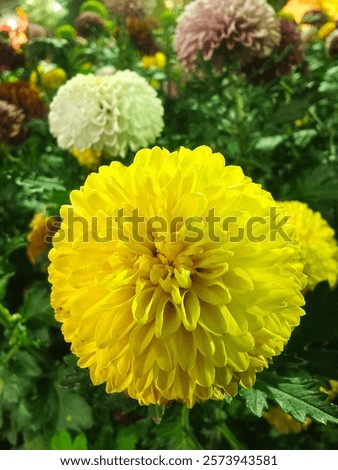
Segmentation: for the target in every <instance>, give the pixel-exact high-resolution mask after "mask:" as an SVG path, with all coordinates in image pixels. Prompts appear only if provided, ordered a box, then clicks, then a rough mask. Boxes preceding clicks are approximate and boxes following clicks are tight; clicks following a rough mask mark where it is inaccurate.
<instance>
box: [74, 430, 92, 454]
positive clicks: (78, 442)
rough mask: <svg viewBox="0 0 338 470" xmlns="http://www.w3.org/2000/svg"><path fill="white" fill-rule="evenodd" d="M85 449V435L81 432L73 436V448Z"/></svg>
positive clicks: (86, 444) (86, 447) (86, 446)
mask: <svg viewBox="0 0 338 470" xmlns="http://www.w3.org/2000/svg"><path fill="white" fill-rule="evenodd" d="M87 449H88V443H87V437H86V435H85V434H84V433H83V432H82V433H80V434H78V435H77V436H76V437H75V439H74V441H73V450H87Z"/></svg>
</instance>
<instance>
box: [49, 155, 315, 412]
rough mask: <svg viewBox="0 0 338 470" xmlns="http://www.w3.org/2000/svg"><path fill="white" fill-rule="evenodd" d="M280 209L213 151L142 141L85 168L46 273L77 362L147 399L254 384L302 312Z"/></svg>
mask: <svg viewBox="0 0 338 470" xmlns="http://www.w3.org/2000/svg"><path fill="white" fill-rule="evenodd" d="M281 212H282V211H280V213H278V214H277V213H276V203H275V201H274V200H273V199H272V197H271V195H270V194H269V193H267V192H266V191H263V190H262V189H261V187H260V186H259V185H257V184H255V183H253V182H251V180H250V178H248V177H246V176H244V175H243V172H242V170H241V168H240V167H237V166H225V162H224V158H223V156H222V155H221V154H219V153H214V154H213V153H212V150H211V149H210V148H208V147H199V148H197V149H195V150H194V151H191V150H187V149H185V148H181V149H180V150H179V151H178V152H173V153H169V152H168V151H167V150H165V149H163V150H161V149H160V148H158V147H155V148H154V149H152V150H150V149H144V150H141V151H139V152H138V153H137V155H136V157H135V160H134V163H133V164H132V165H130V166H129V167H125V166H124V165H122V164H121V163H119V162H113V163H111V164H110V166H101V167H100V169H99V172H98V173H92V174H91V175H89V176H88V178H87V180H86V182H85V184H84V186H83V187H82V188H81V189H80V190H79V191H73V192H72V193H71V205H69V206H63V207H62V209H61V216H62V219H63V222H62V226H61V229H60V230H59V232H58V233H57V235H56V236H55V237H54V240H53V244H54V248H53V249H52V250H51V252H50V260H51V265H50V268H49V280H50V282H51V283H52V285H53V288H52V296H51V302H52V305H53V307H54V309H55V314H56V318H57V320H58V321H60V322H62V323H63V326H62V331H63V334H64V337H65V339H66V341H68V342H71V343H72V345H71V349H72V352H73V353H74V354H76V355H77V356H78V357H79V361H78V365H79V366H80V367H88V368H89V369H90V376H91V379H92V381H93V383H94V384H101V383H106V391H107V392H108V393H112V392H125V393H127V394H128V395H129V396H130V397H132V398H135V399H137V400H138V401H139V402H140V403H141V404H147V405H148V404H152V403H153V404H165V403H167V402H169V401H171V400H177V401H180V402H182V403H184V404H186V405H187V406H188V407H191V406H193V405H194V403H195V402H196V401H204V400H207V399H215V400H218V399H222V398H223V397H224V396H226V395H234V394H236V392H237V389H238V384H241V385H242V386H244V387H252V386H253V384H254V382H255V377H256V373H257V372H259V371H261V370H262V369H263V368H264V367H267V366H268V364H269V362H271V358H272V357H273V356H275V355H276V354H279V353H280V352H281V351H282V350H283V347H284V345H285V343H286V342H287V341H288V339H289V337H290V334H291V332H292V330H293V328H294V327H295V326H297V325H298V324H299V320H300V316H301V315H302V314H303V313H304V312H303V310H302V309H301V306H302V305H303V303H304V299H303V296H302V294H301V290H302V289H303V288H304V286H305V283H306V278H305V276H304V275H303V274H302V267H303V266H302V264H301V263H300V262H299V250H298V245H297V242H293V241H292V240H291V238H290V237H291V236H292V233H293V231H294V227H293V226H292V225H289V224H287V223H286V222H285V220H286V219H285V218H284V217H283V215H284V214H283V213H281ZM281 226H282V229H281Z"/></svg>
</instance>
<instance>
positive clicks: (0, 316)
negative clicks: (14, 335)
mask: <svg viewBox="0 0 338 470" xmlns="http://www.w3.org/2000/svg"><path fill="white" fill-rule="evenodd" d="M0 323H1V324H2V325H3V326H4V327H5V328H8V327H9V326H10V325H11V324H12V323H13V316H12V315H11V314H10V312H9V310H8V309H7V308H6V307H4V306H3V305H1V304H0Z"/></svg>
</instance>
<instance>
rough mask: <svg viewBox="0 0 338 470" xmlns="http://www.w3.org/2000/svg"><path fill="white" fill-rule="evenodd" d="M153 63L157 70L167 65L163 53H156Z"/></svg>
mask: <svg viewBox="0 0 338 470" xmlns="http://www.w3.org/2000/svg"><path fill="white" fill-rule="evenodd" d="M155 62H156V67H157V68H158V69H163V68H164V67H165V66H166V64H167V58H166V56H165V54H163V52H156V54H155Z"/></svg>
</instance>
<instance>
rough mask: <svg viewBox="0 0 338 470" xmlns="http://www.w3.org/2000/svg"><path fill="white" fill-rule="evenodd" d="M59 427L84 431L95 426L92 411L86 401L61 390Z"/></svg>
mask: <svg viewBox="0 0 338 470" xmlns="http://www.w3.org/2000/svg"><path fill="white" fill-rule="evenodd" d="M58 395H59V416H58V427H59V428H64V429H73V430H75V431H82V430H83V429H89V428H91V427H92V425H93V416H92V410H91V408H90V406H89V405H88V403H87V402H86V400H85V399H84V398H82V397H81V396H80V395H78V394H76V393H74V392H71V391H69V390H66V389H63V388H59V389H58Z"/></svg>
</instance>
